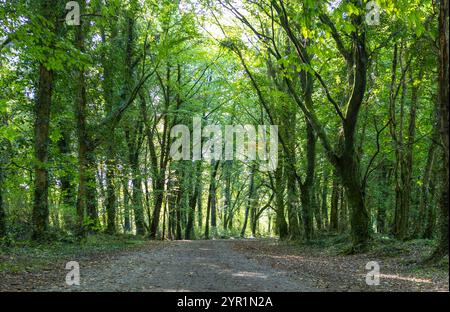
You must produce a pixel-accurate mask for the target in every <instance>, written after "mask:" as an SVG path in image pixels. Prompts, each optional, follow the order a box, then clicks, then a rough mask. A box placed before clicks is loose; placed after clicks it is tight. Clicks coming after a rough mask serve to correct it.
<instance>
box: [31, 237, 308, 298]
mask: <svg viewBox="0 0 450 312" xmlns="http://www.w3.org/2000/svg"><path fill="white" fill-rule="evenodd" d="M233 244H235V242H233V241H230V240H228V241H225V240H213V241H176V242H167V243H166V244H164V246H161V247H160V248H157V249H152V250H139V251H132V252H127V253H124V254H120V255H118V256H117V257H115V258H113V259H109V260H106V261H104V263H102V261H98V260H97V261H96V262H95V263H94V264H92V263H89V262H88V263H83V261H80V273H81V284H80V286H67V285H66V284H65V276H62V278H61V283H59V285H58V284H57V285H55V284H53V285H48V286H45V287H40V288H38V289H36V290H38V291H315V290H316V289H315V288H314V287H313V286H311V285H312V283H311V282H310V281H308V280H301V279H299V277H297V274H293V273H290V272H288V271H284V270H280V269H274V268H273V267H272V266H270V265H268V264H262V263H259V262H257V261H256V260H254V259H250V258H248V257H247V256H245V255H244V254H243V253H240V252H239V251H236V250H234V248H233ZM73 260H75V261H76V260H77V259H73ZM66 272H68V271H66Z"/></svg>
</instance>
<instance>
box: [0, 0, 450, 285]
mask: <svg viewBox="0 0 450 312" xmlns="http://www.w3.org/2000/svg"><path fill="white" fill-rule="evenodd" d="M0 65H1V66H0V277H3V282H1V281H0V284H2V283H7V282H5V281H7V280H8V278H7V277H8V276H9V275H8V274H10V273H11V270H12V269H11V265H12V264H11V262H10V260H8V259H9V258H8V257H13V261H14V266H17V265H18V264H17V263H19V262H21V261H22V262H23V261H25V264H26V263H27V261H28V262H30V261H31V260H26V259H25V260H24V259H22V260H20V261H19V260H17V259H21V257H22V258H23V254H22V255H20V253H21V252H22V251H20V250H22V249H23V248H28V249H26V250H28V251H27V252H31V251H30V250H40V249H39V248H47V247H45V246H54V245H55V244H58V246H66V245H70V246H75V248H78V247H76V246H80V244H81V245H83V244H86V241H89V240H92V239H96V242H95V246H96V248H100V246H103V247H102V249H108V248H109V245H108V244H110V242H109V241H110V240H115V239H119V240H122V239H123V240H131V241H134V242H135V243H133V244H135V245H139V246H140V247H138V248H144V247H142V246H145V244H165V242H167V244H181V245H173V246H181V247H179V248H188V247H187V246H188V245H186V244H188V243H185V244H182V242H185V241H192V244H200V245H198V246H200V248H199V250H203V249H205V248H203V247H201V246H203V245H201V244H208V242H209V241H211V243H210V244H211V245H205V246H212V245H213V244H217V245H216V246H222V245H221V244H228V241H231V240H232V241H233V244H237V245H236V246H234V245H233V246H234V247H233V248H235V249H239V248H245V249H251V248H262V249H264V248H266V247H267V248H269V247H268V245H267V244H269V245H270V246H271V247H270V248H278V247H280V246H284V247H283V248H287V250H291V249H292V250H293V249H295V248H300V249H301V248H302V247H301V246H305V248H311V246H316V247H317V246H319V245H320V246H319V247H317V248H318V249H330V248H332V247H333V246H334V245H336V244H337V243H339V244H340V245H339V246H340V250H339V253H338V254H339V257H340V256H342V257H343V259H356V258H352V257H361V255H364V254H367V253H369V254H370V252H373V250H379V248H381V247H380V246H383V250H386V248H391V249H395V250H394V251H393V252H394V253H395V252H400V254H401V253H402V252H403V251H404V250H406V249H407V248H409V247H411V246H416V247H414V248H417V250H416V253H417V254H418V255H417V257H415V258H414V259H413V260H410V261H409V262H412V264H411V263H409V264H408V265H413V266H417V265H419V266H422V265H432V266H433V265H435V266H436V265H438V266H439V267H440V269H439V270H444V273H445V274H444V275H446V286H445V285H444V289H446V291H448V240H449V233H448V229H449V224H448V205H449V202H448V189H449V131H448V123H449V1H448V0H396V1H390V0H376V1H366V0H324V1H314V0H298V1H293V0H86V1H85V0H78V1H65V0H35V1H28V0H0ZM234 150H236V152H234V153H233V151H234ZM177 241H179V242H178V243H177ZM197 241H198V242H197ZM252 242H254V244H253V243H252ZM111 244H113V243H111ZM129 244H131V243H129ZM239 244H243V245H242V246H241V245H239ZM252 244H253V245H252ZM258 244H259V245H258ZM244 245H245V246H244ZM322 245H323V246H322ZM42 246H44V247H42ZM152 246H153V245H152ZM158 246H160V245H158ZM170 246H172V245H170ZM192 246H197V245H192ZM223 246H225V245H223ZM227 246H228V245H227ZM239 246H240V247H239ZM251 246H256V247H251ZM258 246H259V247H258ZM274 246H278V247H274ZM387 246H388V247H387ZM389 246H390V247H389ZM407 246H409V247H407ZM19 247H20V248H22V249H20V248H19ZM61 248H66V247H61ZM80 248H82V247H80ZM83 248H84V247H83ZM111 248H113V247H112V246H111ZM114 248H115V247H114ZM158 248H160V247H158ZM170 248H172V247H170ZM202 248H203V249H202ZM208 248H209V247H208ZM224 248H225V247H224ZM227 248H228V247H227ZM377 248H378V249H377ZM19 249H20V250H19ZM206 249H207V248H206ZM183 250H184V249H183ZM185 251H186V252H187V250H185ZM36 252H37V251H36ZM148 252H149V253H151V252H152V251H151V250H150V251H148ZM286 252H287V251H286ZM400 256H401V255H400ZM346 257H347V258H346ZM358 259H359V258H358ZM370 260H372V259H366V260H365V262H364V264H363V265H362V267H361V269H362V270H363V271H364V265H365V263H366V262H367V261H370ZM8 261H9V262H8ZM442 261H444V262H442ZM442 263H444V266H446V269H442V267H441V266H442ZM445 263H446V265H445ZM242 265H243V266H244V264H242ZM2 274H5V275H2ZM162 278H163V279H164V278H165V277H164V276H162ZM225 284H226V283H225ZM1 287H2V286H1V285H0V290H1V289H2V288H1ZM255 289H256V288H255ZM300 290H301V289H300Z"/></svg>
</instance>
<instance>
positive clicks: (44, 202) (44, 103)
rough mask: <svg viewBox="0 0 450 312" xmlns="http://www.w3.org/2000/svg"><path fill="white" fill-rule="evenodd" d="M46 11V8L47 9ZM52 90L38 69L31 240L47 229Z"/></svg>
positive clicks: (49, 73)
mask: <svg viewBox="0 0 450 312" xmlns="http://www.w3.org/2000/svg"><path fill="white" fill-rule="evenodd" d="M47 9H48V8H47ZM52 90H53V71H52V70H49V69H47V68H46V67H45V65H44V64H41V65H40V68H39V89H38V95H37V101H36V110H35V112H36V120H35V127H34V156H35V167H34V175H35V176H34V201H33V239H35V240H40V239H43V238H44V235H45V232H46V231H47V227H48V217H49V209H48V170H47V162H48V144H49V126H50V106H51V101H52Z"/></svg>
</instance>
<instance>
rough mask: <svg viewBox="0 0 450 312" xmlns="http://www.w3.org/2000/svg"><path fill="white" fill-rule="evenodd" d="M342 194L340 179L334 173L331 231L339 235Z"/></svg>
mask: <svg viewBox="0 0 450 312" xmlns="http://www.w3.org/2000/svg"><path fill="white" fill-rule="evenodd" d="M340 193H341V188H340V185H339V179H338V176H337V174H336V172H334V174H333V186H332V191H331V211H330V231H332V232H335V233H337V231H338V230H339V223H338V220H339V219H338V218H339V217H338V205H339V194H340Z"/></svg>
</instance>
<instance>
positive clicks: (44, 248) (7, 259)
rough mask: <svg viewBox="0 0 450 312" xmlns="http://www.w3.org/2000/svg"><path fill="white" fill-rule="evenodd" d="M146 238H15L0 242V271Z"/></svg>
mask: <svg viewBox="0 0 450 312" xmlns="http://www.w3.org/2000/svg"><path fill="white" fill-rule="evenodd" d="M146 242H147V241H146V240H144V239H143V238H139V237H135V236H132V235H117V236H111V235H105V234H96V235H90V236H88V237H87V238H86V239H84V240H83V241H81V242H76V241H70V240H64V241H53V242H48V243H43V244H38V243H35V242H33V241H15V242H12V243H11V242H8V244H0V273H23V272H32V271H37V270H42V269H46V268H49V267H52V266H54V264H55V263H56V262H59V261H61V260H62V259H65V258H71V257H74V256H77V257H83V256H89V255H93V254H98V253H102V252H110V251H115V250H123V249H130V248H135V247H139V246H142V245H144V244H145V243H146Z"/></svg>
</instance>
